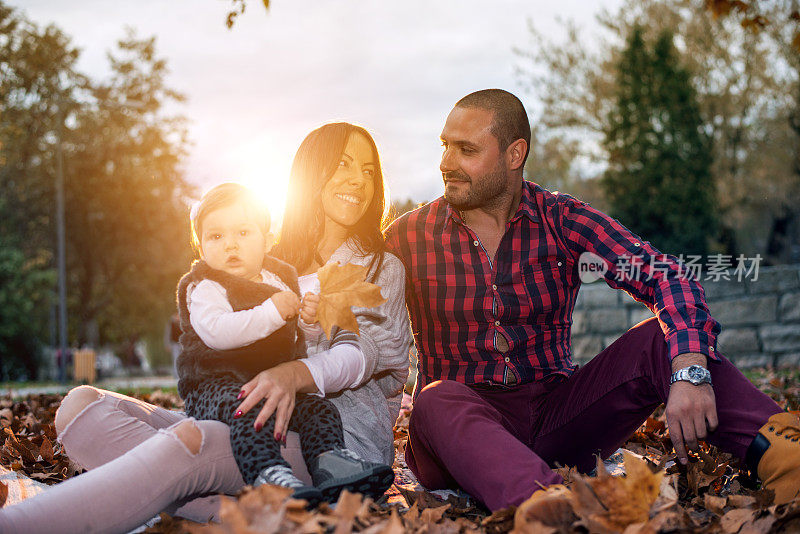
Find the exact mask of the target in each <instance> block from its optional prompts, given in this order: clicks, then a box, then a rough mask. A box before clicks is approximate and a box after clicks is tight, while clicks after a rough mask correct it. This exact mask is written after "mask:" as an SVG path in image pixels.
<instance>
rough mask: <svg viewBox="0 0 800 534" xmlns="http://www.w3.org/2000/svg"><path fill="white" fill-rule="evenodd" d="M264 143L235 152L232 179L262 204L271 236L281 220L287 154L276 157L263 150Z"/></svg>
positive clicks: (274, 153) (286, 181) (275, 151)
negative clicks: (235, 170)
mask: <svg viewBox="0 0 800 534" xmlns="http://www.w3.org/2000/svg"><path fill="white" fill-rule="evenodd" d="M265 146H266V147H268V146H269V145H268V144H267V143H264V142H263V141H262V142H253V143H249V144H247V145H245V146H242V147H240V148H239V150H237V151H236V154H235V162H236V167H237V170H238V172H237V174H236V176H234V177H232V181H234V182H239V183H240V184H242V185H244V186H245V187H247V188H248V189H250V190H251V191H253V193H254V194H255V195H256V197H257V198H258V200H260V201H261V202H263V203H264V204H266V206H267V208H268V209H269V212H270V215H271V217H272V225H271V226H272V232H273V233H277V232H278V230H279V229H280V226H281V220H282V219H283V212H284V210H285V205H286V194H287V189H288V185H289V171H290V169H291V166H292V161H291V157H292V155H291V154H280V153H278V151H277V150H271V149H269V148H267V149H266V150H265Z"/></svg>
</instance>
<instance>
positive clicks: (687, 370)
mask: <svg viewBox="0 0 800 534" xmlns="http://www.w3.org/2000/svg"><path fill="white" fill-rule="evenodd" d="M680 380H686V381H687V382H691V383H692V384H693V385H695V386H699V385H700V384H710V383H711V373H710V372H709V371H708V369H706V368H705V367H702V366H700V365H690V366H689V367H684V368H683V369H678V370H677V371H675V372H674V373H672V376H671V377H670V379H669V383H670V384H674V383H675V382H678V381H680Z"/></svg>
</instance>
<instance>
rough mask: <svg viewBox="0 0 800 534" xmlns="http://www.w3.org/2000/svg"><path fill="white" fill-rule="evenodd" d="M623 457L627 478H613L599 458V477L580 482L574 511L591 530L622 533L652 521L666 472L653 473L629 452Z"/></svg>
mask: <svg viewBox="0 0 800 534" xmlns="http://www.w3.org/2000/svg"><path fill="white" fill-rule="evenodd" d="M623 457H624V464H625V473H626V474H627V475H626V476H625V477H624V478H623V477H613V476H611V475H609V474H608V472H607V471H606V470H605V466H604V465H603V463H602V461H601V460H600V459H599V458H598V461H597V473H598V476H597V478H594V479H591V478H585V477H579V479H578V480H576V484H575V487H574V497H573V499H574V500H573V510H575V512H576V513H577V514H578V516H580V518H581V519H582V520H583V521H584V522H585V524H586V526H587V527H588V528H589V530H591V531H597V532H619V531H622V530H625V528H626V527H627V526H628V525H632V524H635V523H644V522H646V521H647V520H648V519H649V516H650V508H651V507H652V506H653V503H654V502H655V500H656V498H657V497H658V495H659V492H660V488H661V480H662V478H663V477H664V471H659V472H658V473H653V472H652V471H650V468H649V467H648V465H647V462H646V461H644V460H641V459H639V458H637V457H636V456H633V455H631V454H629V453H628V452H623Z"/></svg>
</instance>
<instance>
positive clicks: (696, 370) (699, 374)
mask: <svg viewBox="0 0 800 534" xmlns="http://www.w3.org/2000/svg"><path fill="white" fill-rule="evenodd" d="M688 374H689V380H691V381H692V382H700V381H701V380H703V379H704V378H705V376H706V373H705V369H703V368H702V367H700V366H699V365H692V366H691V367H689V372H688Z"/></svg>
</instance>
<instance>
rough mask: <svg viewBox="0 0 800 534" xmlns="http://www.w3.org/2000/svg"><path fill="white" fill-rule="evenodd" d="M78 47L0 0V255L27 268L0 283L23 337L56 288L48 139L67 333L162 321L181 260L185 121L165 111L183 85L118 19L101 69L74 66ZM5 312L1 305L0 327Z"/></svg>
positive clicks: (82, 335)
mask: <svg viewBox="0 0 800 534" xmlns="http://www.w3.org/2000/svg"><path fill="white" fill-rule="evenodd" d="M78 57H79V52H78V51H77V49H75V48H74V47H72V45H71V43H70V40H69V38H68V37H67V36H66V35H64V34H63V33H62V32H61V31H60V30H58V29H57V28H55V27H53V26H48V27H46V28H44V29H40V28H38V27H37V26H36V25H34V24H32V23H31V22H29V21H27V20H26V19H25V18H24V17H23V16H22V15H20V14H19V13H17V12H15V11H14V10H12V9H11V8H9V7H7V6H5V5H4V4H3V3H2V2H1V1H0V109H1V110H2V112H1V113H0V145H1V146H2V157H0V198H2V199H4V200H5V202H3V203H2V205H0V243H11V244H12V245H13V247H11V248H9V251H13V254H12V255H11V256H8V257H6V258H4V260H2V261H5V262H6V264H8V265H15V266H19V265H24V266H25V269H24V270H22V271H20V275H19V276H18V277H15V278H11V279H9V280H7V281H6V280H4V283H3V286H4V287H3V290H6V292H7V293H9V294H10V295H13V296H14V298H17V299H22V300H23V301H26V304H25V305H24V306H22V305H19V304H18V305H17V308H16V309H17V310H18V311H17V317H16V320H18V321H20V322H26V321H27V322H29V323H30V324H31V325H32V327H31V328H30V329H28V330H26V331H25V332H24V336H23V338H24V339H25V340H26V343H27V344H28V345H32V346H36V345H37V344H41V343H43V342H45V341H47V338H48V336H46V335H45V333H44V332H45V330H47V328H46V327H45V326H43V325H44V323H45V322H46V321H39V319H36V320H34V319H33V315H35V314H37V313H41V312H42V310H44V312H45V313H47V314H49V312H50V308H49V306H48V304H43V302H44V301H47V302H52V298H51V296H52V294H53V293H54V291H55V281H54V280H53V277H52V270H53V268H54V259H53V258H54V257H55V253H54V249H55V235H56V227H55V185H54V184H55V181H56V176H57V166H56V153H57V148H58V147H59V146H60V147H61V148H62V150H63V155H64V157H63V159H64V166H63V175H64V185H65V205H66V210H65V218H66V241H67V243H66V244H67V299H68V316H69V343H70V344H71V345H73V346H76V345H83V344H89V345H91V346H94V347H98V346H99V345H101V344H108V343H111V344H114V343H120V342H123V341H127V340H131V339H136V338H139V337H141V336H145V335H147V334H148V333H150V332H154V331H158V332H159V333H160V332H162V331H163V328H164V326H163V325H164V324H165V322H166V321H167V319H168V318H169V316H170V315H171V314H172V313H173V312H174V306H175V304H174V290H175V284H176V283H177V280H178V277H179V275H180V274H181V273H182V272H183V271H185V270H186V268H187V267H188V264H189V261H190V258H191V252H190V249H189V246H188V235H189V234H188V221H187V219H188V217H187V216H186V205H185V201H184V199H185V198H186V197H188V196H190V195H191V194H192V191H191V188H190V186H189V185H188V184H187V182H186V181H185V179H184V176H183V173H182V170H181V163H182V160H183V157H184V155H185V147H186V145H187V141H186V129H185V121H184V119H183V118H182V117H179V116H171V115H167V114H166V113H165V112H164V109H165V107H167V106H169V105H170V104H171V103H175V102H180V101H182V100H183V97H182V96H181V95H180V94H178V93H176V92H174V91H173V90H171V89H170V88H169V87H167V85H166V83H165V78H166V75H167V67H166V62H165V61H164V60H163V59H162V58H159V57H158V55H157V53H156V47H155V41H154V39H138V38H137V37H136V36H135V35H134V34H133V32H132V31H128V33H127V35H126V36H125V37H124V38H123V39H122V40H120V41H119V43H118V45H117V48H116V49H115V50H114V51H111V52H109V54H108V58H109V62H110V66H111V75H110V77H109V79H107V80H90V79H88V78H87V77H85V76H83V75H82V74H80V73H79V72H77V71H76V63H77V60H78ZM3 249H5V247H3ZM9 254H11V252H9ZM6 284H8V285H7V287H6ZM37 284H39V285H37ZM32 285H35V286H36V287H37V288H38V289H37V291H33V290H32ZM43 293H45V294H47V295H46V296H47V298H44V296H43ZM26 299H27V300H26ZM40 323H41V325H42V326H40ZM14 324H15V323H14V322H13V321H11V318H9V317H8V316H7V315H0V332H2V331H4V329H6V328H9V329H12V330H14V328H15V326H14ZM14 331H15V332H16V331H17V330H14ZM7 350H14V349H11V348H9V349H7ZM4 361H5V359H4Z"/></svg>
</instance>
